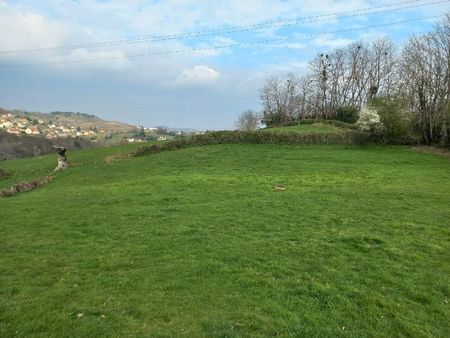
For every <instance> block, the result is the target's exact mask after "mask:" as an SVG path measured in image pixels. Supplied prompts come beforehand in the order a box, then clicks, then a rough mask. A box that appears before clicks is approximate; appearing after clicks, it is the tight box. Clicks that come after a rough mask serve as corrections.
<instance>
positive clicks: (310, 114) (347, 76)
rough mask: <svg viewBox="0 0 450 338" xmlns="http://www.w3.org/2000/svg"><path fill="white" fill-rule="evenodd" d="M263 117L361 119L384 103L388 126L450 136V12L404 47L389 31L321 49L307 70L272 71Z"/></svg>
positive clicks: (273, 120) (448, 139) (442, 138)
mask: <svg viewBox="0 0 450 338" xmlns="http://www.w3.org/2000/svg"><path fill="white" fill-rule="evenodd" d="M261 101H262V104H263V107H264V111H263V120H264V122H265V123H266V124H267V125H268V126H270V125H276V124H280V123H284V122H289V121H294V120H301V119H311V118H313V119H315V118H320V119H337V120H341V121H344V122H350V123H353V122H356V120H357V118H358V112H359V111H360V109H361V107H363V106H365V105H368V106H371V108H372V109H375V110H376V111H378V113H379V114H380V117H381V121H382V122H383V124H384V125H385V127H386V131H387V132H388V133H389V132H390V133H393V134H400V133H407V132H415V133H417V134H418V135H419V136H420V138H421V140H422V142H424V143H444V144H447V145H448V144H450V103H449V102H450V15H447V16H446V17H445V18H444V19H443V20H442V21H440V22H439V23H438V24H437V25H436V26H435V27H434V29H433V30H432V31H431V32H429V33H427V34H423V35H415V36H412V37H411V38H410V39H409V40H408V41H407V42H406V43H405V44H404V46H403V47H402V48H398V47H397V46H396V45H395V44H394V43H392V42H391V41H390V40H388V39H385V38H384V39H378V40H376V41H374V42H372V43H365V42H355V43H352V44H350V45H348V46H347V47H344V48H338V49H335V50H333V51H330V52H329V53H323V54H320V55H318V56H317V57H316V58H315V59H314V60H312V61H311V62H310V72H309V73H308V74H307V75H305V76H302V77H298V76H296V75H295V74H288V75H287V77H285V78H277V77H272V78H270V79H268V80H267V81H266V83H265V85H264V87H263V88H262V89H261Z"/></svg>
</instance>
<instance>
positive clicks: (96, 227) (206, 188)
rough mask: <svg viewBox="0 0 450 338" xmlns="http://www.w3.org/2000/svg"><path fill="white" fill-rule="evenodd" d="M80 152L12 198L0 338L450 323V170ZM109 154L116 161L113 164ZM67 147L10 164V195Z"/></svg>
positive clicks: (441, 326)
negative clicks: (12, 187)
mask: <svg viewBox="0 0 450 338" xmlns="http://www.w3.org/2000/svg"><path fill="white" fill-rule="evenodd" d="M133 149H136V145H133V144H130V145H125V146H122V147H120V148H118V147H111V148H102V149H94V150H82V151H77V152H70V153H69V154H68V156H69V160H71V162H72V167H71V168H70V169H69V170H66V171H64V172H60V173H57V174H56V175H55V174H53V173H52V175H55V179H54V181H53V182H52V183H50V184H49V185H47V186H45V187H42V188H40V189H38V190H34V191H31V192H27V193H21V194H18V195H17V196H15V197H12V198H7V199H0V208H1V210H2V221H1V222H0V254H1V256H2V264H1V265H0V270H1V271H0V299H1V302H0V322H1V323H2V325H0V336H4V337H6V336H12V335H15V334H16V335H22V336H30V335H36V334H39V335H42V336H61V335H64V334H66V333H67V332H71V334H72V335H74V336H122V337H123V336H182V335H183V336H191V337H225V336H227V337H249V336H258V337H267V336H302V337H305V336H317V337H325V336H328V337H331V336H333V337H344V336H350V337H361V336H378V337H383V336H414V337H416V336H430V337H444V336H446V333H447V332H449V330H450V326H449V323H448V318H449V316H450V310H449V307H448V300H449V298H450V290H449V287H448V286H449V285H450V277H449V276H450V269H449V266H450V265H449V264H448V263H449V262H450V248H449V244H448V241H447V240H446V239H447V238H448V237H449V235H450V233H449V229H448V219H449V217H450V207H449V205H448V201H449V200H450V171H449V165H450V162H449V160H448V159H447V158H443V157H439V156H437V155H432V154H426V153H419V152H417V151H415V150H413V149H410V148H408V147H393V146H386V147H381V146H376V147H375V146H368V147H356V146H348V145H347V146H339V145H321V146H319V145H309V146H305V145H303V146H302V145H280V144H278V145H276V144H264V145H256V144H254V145H249V144H241V145H234V144H233V145H215V146H203V147H190V148H187V149H181V150H175V151H166V152H162V153H159V154H153V155H146V156H141V157H133V158H124V159H122V160H115V161H114V160H111V155H117V154H119V153H127V152H130V151H131V150H133ZM103 159H105V160H103ZM55 165H56V157H55V156H54V155H53V156H43V157H36V158H30V159H23V160H17V161H6V162H3V163H0V168H1V169H3V170H5V171H6V172H8V173H10V175H9V176H5V177H0V187H3V188H5V187H8V186H9V185H10V184H12V183H14V182H18V181H22V180H27V179H35V178H38V177H42V176H44V175H48V174H50V173H51V172H52V169H53V168H54V166H55Z"/></svg>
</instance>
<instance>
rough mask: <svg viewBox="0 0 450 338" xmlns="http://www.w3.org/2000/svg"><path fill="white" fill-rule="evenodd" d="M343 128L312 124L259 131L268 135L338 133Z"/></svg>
mask: <svg viewBox="0 0 450 338" xmlns="http://www.w3.org/2000/svg"><path fill="white" fill-rule="evenodd" d="M343 129H345V128H342V127H337V126H333V125H331V124H325V123H320V122H319V123H313V124H299V125H296V126H287V127H275V128H265V129H261V131H262V132H265V133H267V132H269V133H273V132H276V133H291V132H296V133H329V132H340V131H342V130H343Z"/></svg>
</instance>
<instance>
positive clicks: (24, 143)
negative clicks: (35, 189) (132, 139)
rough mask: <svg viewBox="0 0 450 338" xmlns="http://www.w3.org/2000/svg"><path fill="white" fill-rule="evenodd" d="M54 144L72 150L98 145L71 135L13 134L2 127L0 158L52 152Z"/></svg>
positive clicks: (5, 158)
mask: <svg viewBox="0 0 450 338" xmlns="http://www.w3.org/2000/svg"><path fill="white" fill-rule="evenodd" d="M53 145H58V146H63V147H66V148H67V149H71V150H73V149H81V148H92V147H96V146H98V144H97V143H93V142H91V141H89V140H82V139H74V138H70V137H66V138H59V139H57V140H48V139H45V138H42V137H35V136H28V135H20V136H18V135H13V134H9V133H7V132H6V131H3V130H1V129H0V160H12V159H15V158H23V157H30V156H40V155H44V154H50V153H52V152H53V149H52V146H53Z"/></svg>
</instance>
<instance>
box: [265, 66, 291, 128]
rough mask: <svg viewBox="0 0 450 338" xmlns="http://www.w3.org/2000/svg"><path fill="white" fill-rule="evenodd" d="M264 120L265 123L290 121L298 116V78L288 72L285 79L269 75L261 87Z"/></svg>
mask: <svg viewBox="0 0 450 338" xmlns="http://www.w3.org/2000/svg"><path fill="white" fill-rule="evenodd" d="M261 101H262V104H263V106H264V120H265V122H266V123H267V124H269V125H270V124H276V123H282V122H287V121H292V120H294V119H296V118H298V116H299V107H300V93H299V79H298V78H297V76H295V75H294V74H292V73H289V74H288V75H287V77H286V78H285V79H279V78H276V77H271V78H269V79H268V80H267V81H266V84H265V85H264V87H263V88H262V89H261Z"/></svg>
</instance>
